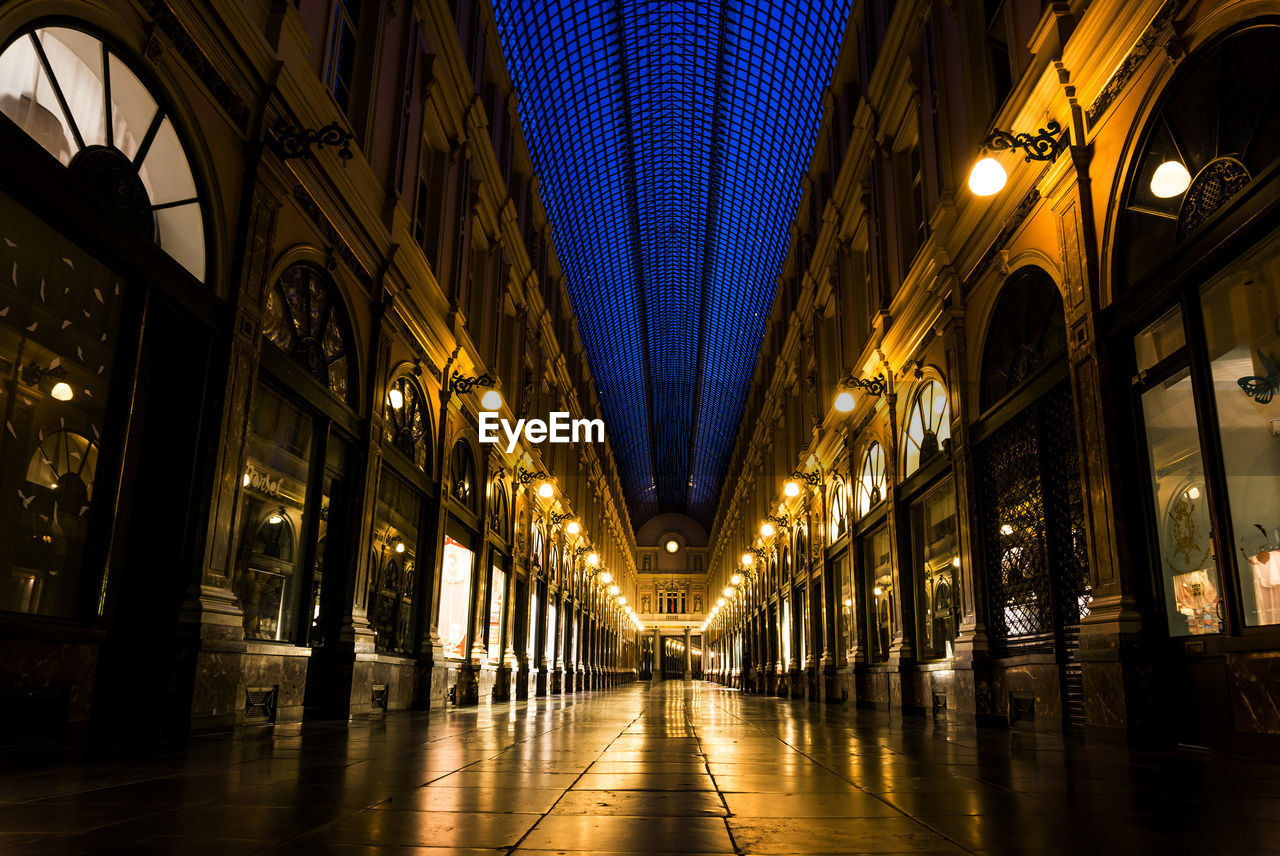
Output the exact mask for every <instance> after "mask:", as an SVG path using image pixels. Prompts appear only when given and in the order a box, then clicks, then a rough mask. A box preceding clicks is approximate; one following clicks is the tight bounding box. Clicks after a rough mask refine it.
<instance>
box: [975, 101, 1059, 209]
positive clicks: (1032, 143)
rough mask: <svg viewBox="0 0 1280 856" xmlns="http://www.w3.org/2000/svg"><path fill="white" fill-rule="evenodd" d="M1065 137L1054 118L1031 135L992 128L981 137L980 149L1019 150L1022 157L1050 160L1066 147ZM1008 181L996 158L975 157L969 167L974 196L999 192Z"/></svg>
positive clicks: (991, 150) (995, 150) (984, 152)
mask: <svg viewBox="0 0 1280 856" xmlns="http://www.w3.org/2000/svg"><path fill="white" fill-rule="evenodd" d="M1066 139H1067V138H1066V136H1065V135H1063V134H1062V126H1061V125H1059V124H1058V121H1057V120H1056V119H1051V120H1049V124H1047V125H1045V127H1043V128H1040V129H1039V131H1038V132H1037V133H1035V134H1026V133H1023V134H1015V133H1013V132H1012V131H1002V130H1000V129H999V128H993V129H992V130H991V133H989V134H987V136H986V137H985V138H984V139H983V140H982V146H981V148H980V151H981V152H982V153H983V154H984V155H985V154H986V152H989V151H990V152H1003V151H1021V152H1022V153H1023V160H1024V161H1027V162H1030V161H1033V160H1034V161H1053V160H1055V159H1057V157H1058V154H1059V153H1060V152H1061V151H1062V150H1063V149H1064V148H1065V147H1066ZM1008 180H1009V176H1008V174H1007V173H1006V172H1005V171H1004V167H1003V166H1001V165H1000V161H998V160H996V159H995V158H993V157H990V156H986V157H980V158H978V160H977V162H976V163H974V165H973V169H971V170H970V171H969V189H970V190H972V191H973V192H974V194H975V195H977V196H992V195H994V194H996V193H999V192H1000V190H1001V188H1003V187H1004V185H1005V182H1006V181H1008Z"/></svg>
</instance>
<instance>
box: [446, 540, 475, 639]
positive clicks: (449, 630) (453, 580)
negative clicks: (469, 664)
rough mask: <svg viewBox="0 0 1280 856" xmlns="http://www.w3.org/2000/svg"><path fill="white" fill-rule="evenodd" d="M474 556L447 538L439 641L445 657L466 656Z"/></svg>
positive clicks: (459, 544) (468, 550) (467, 549)
mask: <svg viewBox="0 0 1280 856" xmlns="http://www.w3.org/2000/svg"><path fill="white" fill-rule="evenodd" d="M474 561H475V554H474V553H472V552H471V550H470V549H469V548H467V547H465V546H463V545H462V544H461V543H459V542H457V541H455V540H454V539H453V538H451V537H450V536H448V535H445V536H444V557H443V561H442V564H443V572H442V575H441V577H442V578H441V582H440V619H439V625H438V627H439V631H440V641H441V642H442V643H444V655H445V656H446V657H449V658H452V659H454V660H461V659H463V658H464V657H466V654H467V621H468V618H469V616H470V606H471V566H472V564H473V562H474Z"/></svg>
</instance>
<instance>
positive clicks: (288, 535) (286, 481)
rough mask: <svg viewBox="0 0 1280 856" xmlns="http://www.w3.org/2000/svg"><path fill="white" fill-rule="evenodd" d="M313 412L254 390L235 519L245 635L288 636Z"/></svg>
mask: <svg viewBox="0 0 1280 856" xmlns="http://www.w3.org/2000/svg"><path fill="white" fill-rule="evenodd" d="M311 435H312V422H311V417H310V416H309V415H307V414H306V413H303V412H302V411H301V410H300V409H298V408H297V407H295V406H294V405H293V404H291V403H289V402H287V401H285V400H284V399H283V398H281V397H280V396H279V395H277V394H276V393H275V392H273V391H272V390H270V389H268V388H267V387H265V386H261V385H260V386H259V387H258V389H257V392H256V394H255V401H254V406H253V419H252V422H251V424H250V426H249V454H248V460H247V462H246V464H245V473H244V479H243V481H242V488H241V491H240V508H239V510H238V512H237V522H236V532H237V536H236V542H237V547H236V562H235V567H234V569H233V571H232V580H231V584H232V588H233V589H234V591H235V593H236V596H237V597H238V598H239V599H240V607H241V609H243V610H244V632H245V636H246V637H247V638H249V639H268V640H287V639H289V638H291V637H292V635H293V631H294V622H295V614H296V611H297V602H298V592H297V586H298V583H299V579H300V578H301V572H302V561H303V554H304V553H305V552H306V551H305V550H304V549H302V543H301V539H302V534H303V532H304V531H305V530H304V526H305V519H306V510H307V509H306V496H307V476H308V473H309V471H310V460H311Z"/></svg>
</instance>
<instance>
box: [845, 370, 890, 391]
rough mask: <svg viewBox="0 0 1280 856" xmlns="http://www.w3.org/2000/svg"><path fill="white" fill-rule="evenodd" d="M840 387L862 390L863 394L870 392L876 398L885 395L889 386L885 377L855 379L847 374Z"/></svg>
mask: <svg viewBox="0 0 1280 856" xmlns="http://www.w3.org/2000/svg"><path fill="white" fill-rule="evenodd" d="M840 385H841V386H842V387H844V388H845V389H860V390H862V391H863V392H869V393H871V394H872V395H875V396H882V395H884V394H885V393H886V392H887V391H888V389H889V385H888V384H887V383H885V379H884V375H882V374H881V375H876V376H875V377H870V378H866V377H854V376H853V374H852V373H850V374H847V375H845V376H844V378H843V379H842V380H841V381H840Z"/></svg>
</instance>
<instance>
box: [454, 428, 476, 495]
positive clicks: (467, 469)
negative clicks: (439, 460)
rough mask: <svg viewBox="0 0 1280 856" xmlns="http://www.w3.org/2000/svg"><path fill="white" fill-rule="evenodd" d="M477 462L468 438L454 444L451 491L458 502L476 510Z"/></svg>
mask: <svg viewBox="0 0 1280 856" xmlns="http://www.w3.org/2000/svg"><path fill="white" fill-rule="evenodd" d="M475 485H476V464H475V459H474V458H473V457H472V456H471V446H470V445H469V444H468V443H467V441H466V440H459V441H458V442H456V443H454V444H453V454H452V455H451V456H450V462H449V493H450V494H451V495H452V496H453V498H454V499H456V500H457V501H458V502H460V503H462V504H463V505H465V506H466V507H467V508H471V509H473V510H474V508H475V495H476V488H475Z"/></svg>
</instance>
